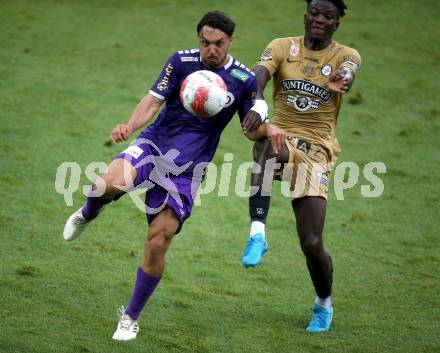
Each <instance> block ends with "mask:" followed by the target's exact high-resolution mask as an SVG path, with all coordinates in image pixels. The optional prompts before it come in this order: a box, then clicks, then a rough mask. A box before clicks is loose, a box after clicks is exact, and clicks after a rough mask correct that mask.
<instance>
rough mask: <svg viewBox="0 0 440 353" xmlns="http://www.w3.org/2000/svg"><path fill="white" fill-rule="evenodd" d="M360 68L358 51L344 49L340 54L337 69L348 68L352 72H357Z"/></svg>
mask: <svg viewBox="0 0 440 353" xmlns="http://www.w3.org/2000/svg"><path fill="white" fill-rule="evenodd" d="M360 66H361V56H360V55H359V53H358V51H357V50H356V49H353V48H345V49H344V50H343V51H342V53H341V54H340V60H339V67H338V68H339V69H340V68H342V67H348V68H350V69H352V70H353V71H354V72H356V71H357V70H359V68H360Z"/></svg>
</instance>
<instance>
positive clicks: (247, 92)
mask: <svg viewBox="0 0 440 353" xmlns="http://www.w3.org/2000/svg"><path fill="white" fill-rule="evenodd" d="M243 89H244V92H243V99H242V100H241V102H240V105H239V106H238V116H239V117H240V121H241V122H243V119H244V117H245V116H246V114H247V112H248V111H249V110H250V109H251V108H252V106H253V105H254V99H255V96H256V95H257V83H256V80H255V77H254V76H253V75H252V76H250V79H249V80H248V81H247V82H246V85H245V86H244V87H243Z"/></svg>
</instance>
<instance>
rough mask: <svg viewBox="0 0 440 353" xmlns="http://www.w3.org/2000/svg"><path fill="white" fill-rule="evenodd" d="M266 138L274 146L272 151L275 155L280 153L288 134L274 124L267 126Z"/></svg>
mask: <svg viewBox="0 0 440 353" xmlns="http://www.w3.org/2000/svg"><path fill="white" fill-rule="evenodd" d="M266 136H267V139H268V140H269V142H270V143H271V145H272V149H273V151H274V152H275V154H278V153H280V151H281V148H282V147H283V144H284V141H285V139H286V133H285V132H284V130H282V129H280V128H279V127H278V126H275V125H273V124H266Z"/></svg>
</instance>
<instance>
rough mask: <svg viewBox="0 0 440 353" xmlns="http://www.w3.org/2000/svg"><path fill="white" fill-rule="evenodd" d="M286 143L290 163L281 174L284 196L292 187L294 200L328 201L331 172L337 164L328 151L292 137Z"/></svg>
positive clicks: (289, 136) (288, 137) (291, 192)
mask: <svg viewBox="0 0 440 353" xmlns="http://www.w3.org/2000/svg"><path fill="white" fill-rule="evenodd" d="M285 143H286V146H287V148H288V150H289V162H288V164H285V165H284V167H283V169H282V171H281V173H280V175H281V179H282V182H283V183H285V184H284V192H283V187H282V192H283V194H285V193H287V188H288V186H289V185H290V193H289V196H290V197H291V198H292V199H293V200H294V199H299V198H301V197H304V196H320V197H323V198H325V199H327V193H328V184H329V178H330V172H331V169H332V167H333V165H334V162H335V161H333V162H332V158H331V154H330V152H329V151H328V149H326V148H325V147H323V146H322V145H317V144H314V143H312V142H309V141H307V140H304V139H302V138H299V137H295V136H292V135H287V137H286V140H285ZM286 196H287V195H286Z"/></svg>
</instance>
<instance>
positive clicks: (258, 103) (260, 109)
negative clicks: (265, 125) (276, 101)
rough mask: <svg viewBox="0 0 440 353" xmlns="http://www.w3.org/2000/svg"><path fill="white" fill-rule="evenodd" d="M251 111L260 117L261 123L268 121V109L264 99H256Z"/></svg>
mask: <svg viewBox="0 0 440 353" xmlns="http://www.w3.org/2000/svg"><path fill="white" fill-rule="evenodd" d="M251 110H253V111H254V112H256V113H258V114H259V115H260V117H261V121H262V122H266V121H267V120H268V118H267V112H268V107H267V103H266V101H265V100H264V99H256V100H255V103H254V106H253V107H252V108H251Z"/></svg>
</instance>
